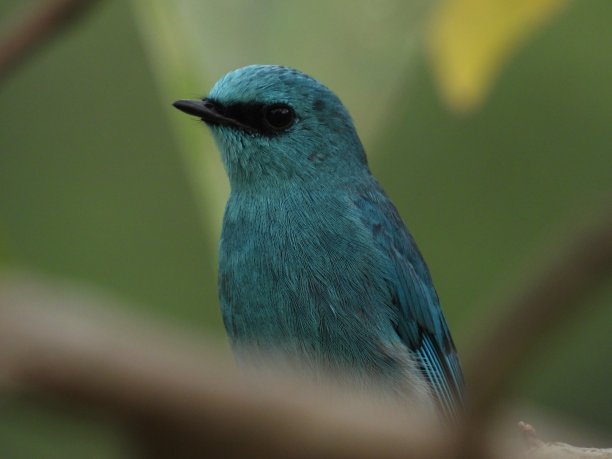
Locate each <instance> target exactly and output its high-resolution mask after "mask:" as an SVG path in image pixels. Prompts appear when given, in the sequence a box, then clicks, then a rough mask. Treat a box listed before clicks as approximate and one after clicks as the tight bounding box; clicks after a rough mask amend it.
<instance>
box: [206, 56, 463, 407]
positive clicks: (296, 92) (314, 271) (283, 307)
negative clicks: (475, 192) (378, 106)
mask: <svg viewBox="0 0 612 459" xmlns="http://www.w3.org/2000/svg"><path fill="white" fill-rule="evenodd" d="M209 98H211V100H214V101H215V103H216V104H218V105H219V106H220V107H224V106H225V107H228V108H227V110H226V113H230V114H231V113H232V110H231V109H230V108H231V107H232V104H234V107H236V106H237V105H236V104H251V105H249V106H251V107H253V106H260V105H261V106H265V104H274V103H282V104H286V105H287V106H289V107H291V108H292V109H293V110H294V111H295V122H294V123H293V124H292V125H291V126H290V128H288V129H287V130H286V131H283V132H279V133H278V134H277V135H274V136H270V135H266V134H265V133H263V132H262V133H259V134H258V133H257V132H252V131H249V132H247V131H244V130H240V129H236V128H235V127H233V126H224V125H218V124H213V125H211V130H212V132H213V135H214V137H215V140H216V142H217V144H218V146H219V150H220V152H221V156H222V159H223V162H224V165H225V168H226V171H227V173H228V176H229V179H230V184H231V187H232V192H231V195H230V199H229V201H228V204H227V207H226V212H225V216H224V222H223V232H222V239H221V245H220V256H219V294H220V300H221V307H222V312H223V318H224V322H225V326H226V329H227V331H228V335H229V336H230V339H231V341H232V344H233V347H234V349H235V350H236V351H237V353H238V354H239V355H242V358H243V359H244V360H249V361H255V360H257V355H256V354H259V353H261V354H269V353H281V354H283V355H286V356H288V357H289V358H290V359H295V360H298V361H300V362H306V363H307V365H308V366H310V364H313V367H323V368H324V369H330V368H331V369H339V370H342V371H347V370H348V371H349V372H351V374H352V375H353V377H354V379H355V380H356V381H358V382H363V383H364V384H366V385H367V384H369V382H371V381H376V382H382V383H383V384H385V385H387V387H390V388H391V389H392V390H393V391H394V392H397V393H400V394H403V395H405V396H406V397H408V398H410V397H421V396H423V394H425V396H426V398H428V399H431V398H433V399H435V400H436V401H437V403H438V405H439V406H440V408H441V410H442V411H443V412H445V413H447V414H451V415H452V414H453V413H455V412H456V411H457V410H458V408H459V406H460V404H461V398H462V391H463V379H462V375H461V369H460V365H459V361H458V358H457V353H456V351H455V347H454V345H453V341H452V339H451V336H450V332H449V330H448V327H447V324H446V322H445V320H444V316H443V313H442V310H441V308H440V303H439V300H438V296H437V294H436V291H435V289H434V286H433V282H432V280H431V276H430V274H429V271H428V269H427V266H426V265H425V262H424V261H423V258H422V256H421V254H420V253H419V251H418V249H417V246H416V244H415V242H414V241H413V239H412V237H411V236H410V234H409V232H408V231H407V229H406V227H405V226H404V224H403V222H402V220H401V218H400V217H399V215H398V213H397V211H396V209H395V207H394V206H393V204H392V203H391V202H390V200H389V199H388V197H387V196H386V195H385V193H384V192H383V190H382V189H381V187H380V186H379V185H378V183H377V182H376V180H375V179H374V178H373V177H372V175H371V173H370V171H369V169H368V165H367V162H366V158H365V154H364V150H363V147H362V145H361V142H360V140H359V137H358V136H357V133H356V131H355V128H354V126H353V123H352V120H351V118H350V115H349V114H348V112H347V111H346V109H345V108H344V106H343V105H342V103H341V102H340V100H339V99H338V97H336V96H335V95H334V94H333V93H332V92H331V91H330V90H329V89H327V88H326V87H325V86H323V85H322V84H321V83H319V82H318V81H316V80H314V79H313V78H311V77H308V76H306V75H304V74H303V73H301V72H299V71H297V70H293V69H288V68H285V67H278V66H264V65H260V66H249V67H244V68H242V69H238V70H236V71H233V72H230V73H229V74H227V75H226V76H224V77H223V78H221V80H219V82H217V84H216V85H215V86H214V88H213V89H212V90H211V93H210V95H209ZM253 104H255V105H253ZM245 106H246V105H245ZM255 115H256V113H255ZM255 115H253V113H252V112H250V115H249V116H255ZM245 349H248V354H244V350H245Z"/></svg>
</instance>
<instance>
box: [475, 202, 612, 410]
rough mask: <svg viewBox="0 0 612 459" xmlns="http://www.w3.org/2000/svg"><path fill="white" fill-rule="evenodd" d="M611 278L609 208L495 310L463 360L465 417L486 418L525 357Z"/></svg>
mask: <svg viewBox="0 0 612 459" xmlns="http://www.w3.org/2000/svg"><path fill="white" fill-rule="evenodd" d="M611 277H612V209H607V211H606V212H605V213H604V215H603V218H602V219H601V221H599V222H598V224H596V225H593V226H592V227H590V228H589V229H587V230H584V231H583V232H582V233H580V234H577V235H576V236H575V238H574V240H573V242H572V243H570V244H569V245H568V246H567V247H566V248H565V249H564V250H562V251H561V253H560V256H558V257H557V259H556V260H553V261H552V263H550V264H549V265H548V266H547V267H546V269H544V270H543V271H542V272H541V273H540V274H539V275H536V276H534V278H533V279H531V281H530V283H529V285H527V286H526V287H525V288H523V289H522V290H521V291H520V292H519V293H518V295H516V296H514V297H513V298H509V299H508V301H506V303H505V304H502V305H501V306H500V308H499V310H501V311H505V312H506V313H505V316H504V317H502V318H501V320H500V321H499V323H498V325H497V326H493V327H491V328H490V331H489V332H488V333H487V335H486V336H485V338H484V339H483V340H482V342H481V343H480V344H479V345H478V346H477V347H476V349H475V352H474V354H473V355H471V357H472V358H471V359H470V360H469V361H468V362H467V365H466V373H467V375H468V382H469V384H470V397H471V403H472V406H471V415H472V416H474V417H475V418H481V419H483V420H486V419H487V418H488V417H489V416H490V411H491V410H492V409H493V408H494V406H495V405H496V404H497V402H498V401H499V399H500V398H501V397H502V396H503V394H504V392H505V390H506V389H507V387H506V385H507V383H508V382H510V381H511V380H512V376H513V375H514V374H515V373H516V372H517V370H518V368H519V367H520V365H521V363H522V362H523V361H524V359H525V357H526V355H527V354H528V353H529V352H530V351H531V350H532V349H533V348H534V347H535V346H536V345H537V344H538V342H539V341H540V340H541V339H542V338H543V337H544V336H545V335H546V333H549V332H551V331H552V330H554V329H555V328H556V327H558V326H559V325H560V324H561V323H563V322H564V321H566V320H567V319H568V318H569V317H571V316H572V315H573V314H576V313H577V312H579V311H580V309H581V308H582V307H583V305H584V303H585V301H587V299H588V298H589V297H590V296H591V295H593V294H595V293H596V292H597V291H598V288H599V287H601V286H602V285H603V284H604V281H605V280H609V279H610V278H611Z"/></svg>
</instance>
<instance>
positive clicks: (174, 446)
mask: <svg viewBox="0 0 612 459" xmlns="http://www.w3.org/2000/svg"><path fill="white" fill-rule="evenodd" d="M117 309H118V308H117V305H116V304H115V303H113V302H109V301H100V299H99V298H96V297H93V296H92V295H91V294H90V293H88V294H83V292H74V290H70V289H58V288H57V287H54V288H50V287H49V286H45V285H41V284H40V283H39V282H32V281H31V280H25V281H24V280H23V279H20V278H15V277H8V278H7V277H4V278H2V277H0V318H1V320H0V390H1V391H2V392H4V393H5V394H6V393H12V394H21V395H28V396H30V397H34V399H40V400H48V399H51V400H54V401H62V402H64V403H67V404H74V403H80V404H84V405H85V406H87V407H88V409H91V411H92V412H97V411H98V410H100V409H101V410H103V411H104V412H106V413H108V414H110V415H111V416H112V417H113V418H114V419H116V420H117V421H120V424H121V425H123V426H125V427H127V429H128V430H129V432H131V433H132V435H133V438H134V439H135V441H136V444H137V446H138V447H139V454H140V457H146V458H159V459H166V458H191V457H227V458H242V457H252V458H269V459H275V458H310V457H325V458H330V459H336V458H338V459H340V458H346V459H348V458H351V459H362V458H363V459H365V458H368V459H369V458H372V459H374V458H376V459H385V458H397V457H402V458H406V459H410V458H418V459H437V458H439V459H441V458H444V459H452V458H470V459H474V458H476V457H486V458H488V459H511V458H516V457H518V456H517V455H516V454H515V453H511V454H510V453H508V451H506V450H505V449H504V448H503V447H501V446H498V447H494V448H493V450H492V451H489V450H490V448H489V447H488V446H487V447H486V450H485V445H488V441H487V440H488V438H489V436H490V426H489V425H488V423H486V424H485V423H481V424H477V425H475V428H472V429H469V428H467V429H466V428H462V429H460V431H459V432H453V431H451V430H449V427H451V426H446V427H444V426H442V425H440V424H439V423H437V422H435V420H433V419H431V418H430V417H429V416H427V415H424V414H423V413H420V414H419V413H406V411H407V410H405V409H403V408H402V407H397V406H395V407H391V406H389V405H384V406H383V405H381V404H380V401H377V402H373V401H372V400H366V399H365V398H363V394H361V395H360V396H357V395H355V394H351V393H350V391H347V389H346V388H342V387H338V386H333V385H330V386H329V387H317V388H316V389H315V388H313V387H311V386H309V385H305V384H304V382H303V381H299V380H298V379H297V378H293V379H291V378H290V377H289V376H288V375H286V374H281V373H279V372H272V371H271V372H270V373H269V374H266V375H265V377H264V376H262V377H261V379H258V380H257V381H250V382H248V383H247V381H245V379H244V378H243V377H242V376H241V375H240V374H238V373H236V370H235V369H234V367H233V366H229V365H228V364H227V363H226V362H223V361H220V360H219V359H218V357H217V356H215V355H214V354H211V353H210V351H207V349H208V348H210V346H206V345H205V343H204V342H202V341H201V340H198V341H197V342H194V341H189V340H187V338H185V337H180V338H179V337H178V335H177V336H172V335H171V334H169V333H168V331H167V330H166V331H165V332H164V333H161V332H160V331H159V330H155V329H152V328H151V327H147V326H146V324H145V323H144V322H143V321H142V320H139V321H135V320H129V319H127V318H125V317H123V318H120V316H117V315H116V314H115V313H113V312H111V311H113V310H117ZM487 364H489V365H490V363H489V362H487ZM475 399H476V400H478V397H475ZM490 400H491V401H494V400H493V399H490ZM481 403H482V401H481ZM486 413H488V412H486ZM486 413H483V414H486ZM468 421H469V419H468ZM476 428H477V429H479V430H478V431H476V430H475V429H476ZM532 430H533V429H532ZM523 431H524V433H525V432H526V429H525V428H523ZM474 432H475V433H476V435H472V433H474ZM463 434H468V435H471V436H470V437H469V438H470V442H467V441H465V439H463V440H462V439H461V437H460V436H461V435H463ZM525 436H526V437H527V436H528V435H527V434H526V435H525ZM531 437H532V438H531V440H530V441H528V444H529V447H530V451H529V455H528V456H527V457H529V458H534V459H535V458H546V457H551V456H546V455H543V454H544V453H545V452H549V451H555V450H558V451H561V450H563V452H564V454H566V455H565V456H555V457H565V458H567V459H574V458H576V459H578V458H583V457H593V458H610V455H609V452H608V451H607V450H583V449H579V448H573V447H569V446H567V445H562V444H547V443H543V442H540V443H537V442H535V441H534V440H533V438H536V437H535V432H533V435H532V436H531ZM476 443H477V444H476ZM495 448H497V449H495ZM485 451H486V452H485ZM587 451H588V452H589V454H591V453H593V454H595V453H597V454H599V455H585V454H586V453H585V452H587ZM475 452H478V453H477V454H478V455H477V454H476V453H475ZM606 454H608V455H606ZM521 457H523V456H521Z"/></svg>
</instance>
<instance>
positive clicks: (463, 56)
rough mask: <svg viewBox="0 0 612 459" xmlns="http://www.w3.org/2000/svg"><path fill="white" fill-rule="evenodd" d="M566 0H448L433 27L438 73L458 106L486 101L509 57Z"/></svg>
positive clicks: (462, 108) (450, 102) (465, 107)
mask: <svg viewBox="0 0 612 459" xmlns="http://www.w3.org/2000/svg"><path fill="white" fill-rule="evenodd" d="M566 4H567V0H514V1H510V2H509V1H507V0H447V1H444V2H441V4H440V7H439V8H438V11H436V12H435V14H434V15H433V16H432V23H431V28H430V30H429V34H428V35H429V36H428V38H429V42H430V51H431V58H432V61H433V67H434V70H435V76H436V78H437V80H438V82H439V84H440V88H441V90H442V93H443V94H444V96H445V99H446V101H447V103H448V105H449V106H450V107H451V108H452V109H454V110H456V111H466V110H470V109H473V108H474V107H476V106H477V105H479V104H480V103H482V101H483V99H484V96H485V94H486V93H487V91H488V90H489V89H490V87H491V85H492V83H493V79H494V78H495V77H497V75H498V74H499V73H500V71H501V68H502V66H503V64H504V63H505V61H506V60H507V59H508V58H509V57H510V55H511V53H512V52H513V51H514V49H515V48H516V47H518V46H519V45H520V44H522V43H523V42H524V41H525V40H526V38H527V37H528V36H529V34H530V33H532V32H533V31H534V30H535V29H538V28H539V27H541V26H542V23H544V22H545V21H546V20H549V19H551V18H552V17H553V16H554V15H555V14H556V13H557V12H558V11H559V10H560V9H561V7H563V6H565V5H566Z"/></svg>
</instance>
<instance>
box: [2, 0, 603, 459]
mask: <svg viewBox="0 0 612 459" xmlns="http://www.w3.org/2000/svg"><path fill="white" fill-rule="evenodd" d="M469 3H470V2H468V1H467V0H466V1H464V2H461V1H459V0H457V1H453V0H449V1H448V2H444V3H443V4H442V6H441V7H440V8H441V9H436V11H438V14H442V16H438V15H434V16H431V8H432V6H431V5H432V3H431V2H428V1H425V0H416V1H410V2H406V1H401V0H385V1H380V2H369V1H365V0H363V1H357V2H353V1H349V0H342V1H337V2H324V1H322V0H318V1H313V2H287V1H281V0H267V1H260V2H250V1H247V0H231V1H220V0H219V1H212V0H211V1H208V2H201V1H196V0H182V1H176V2H164V1H161V0H154V1H151V2H147V1H144V0H134V1H133V3H132V5H131V7H130V5H129V4H126V3H125V2H120V1H117V0H113V1H107V2H102V3H101V4H100V5H99V6H98V7H97V8H96V9H95V10H94V11H93V13H92V14H91V15H89V16H88V17H87V18H86V19H85V20H83V21H82V22H81V23H80V24H78V25H77V26H76V27H74V28H73V29H72V30H70V31H69V32H68V33H66V34H65V35H64V36H63V37H62V38H61V39H60V40H58V41H56V42H54V43H53V44H52V45H51V46H49V47H48V48H46V49H45V50H43V51H42V52H40V53H39V54H38V55H37V56H36V57H35V59H33V60H31V61H30V62H28V63H27V65H25V66H24V67H23V68H21V69H19V71H18V72H16V73H15V74H14V75H13V76H12V77H11V78H10V79H9V80H6V81H5V82H4V84H3V86H2V87H0V187H1V188H0V239H5V240H6V244H5V245H6V246H7V247H9V248H10V252H11V263H13V264H16V265H19V266H22V267H27V268H30V269H35V270H39V271H43V272H46V273H49V274H52V275H55V276H62V277H69V278H72V279H76V280H79V281H82V282H84V283H89V284H95V285H99V286H102V287H104V288H106V289H108V290H109V291H112V292H115V293H118V294H120V295H122V296H123V297H125V298H127V299H128V300H131V301H132V303H133V304H134V305H135V308H136V309H138V311H140V312H150V313H151V314H154V315H156V316H158V317H161V318H163V319H164V320H167V321H172V322H178V323H181V324H183V325H184V326H185V327H188V328H190V329H191V330H197V331H199V332H200V333H216V334H218V335H219V336H220V337H221V336H222V330H221V322H220V317H219V313H218V306H217V300H216V289H215V283H216V279H215V265H216V261H215V260H216V244H217V238H218V233H219V228H220V222H221V217H220V213H221V211H222V207H223V203H224V201H225V199H226V197H227V181H226V179H225V176H224V173H223V171H222V166H221V162H220V160H219V158H218V155H217V153H216V151H215V148H214V145H213V143H212V141H211V138H210V136H209V134H208V133H207V132H206V130H205V129H204V128H203V127H202V125H201V123H199V122H197V121H195V120H193V121H192V122H190V120H188V119H185V117H184V116H183V115H181V114H180V113H178V112H176V111H175V110H174V109H173V108H172V107H171V105H170V104H171V102H172V101H173V100H175V99H178V98H188V97H198V96H202V95H204V94H205V93H206V92H207V91H208V89H209V88H210V86H211V84H212V83H213V82H214V81H215V80H216V79H217V78H218V77H219V76H220V75H221V74H223V73H224V72H226V71H228V70H231V69H233V68H236V67H239V66H242V65H245V64H250V63H279V64H284V65H290V66H294V67H297V68H300V69H302V70H304V71H306V72H308V73H309V74H312V75H313V76H314V77H316V78H318V79H320V80H321V81H323V82H324V83H325V84H327V85H328V86H329V87H330V88H332V89H333V90H334V91H335V92H336V93H337V94H338V95H339V96H340V97H341V98H342V99H343V101H344V102H345V104H346V105H347V106H348V108H349V110H350V111H351V113H352V115H353V117H354V119H355V123H356V125H357V128H358V130H359V132H360V134H361V137H362V140H363V141H364V144H365V146H366V149H367V151H368V155H369V158H370V163H371V165H372V169H373V171H374V173H375V175H376V176H377V177H378V178H379V180H380V181H381V182H382V184H383V185H384V186H385V188H386V189H387V191H388V192H389V194H390V195H391V197H392V198H393V200H394V202H395V203H396V204H397V207H398V208H399V210H400V212H401V214H402V215H403V216H404V218H405V220H406V222H407V223H408V224H409V226H410V228H411V230H412V232H413V233H414V235H415V237H416V239H417V240H418V241H419V245H420V247H421V249H422V251H423V253H424V255H425V257H426V259H427V260H428V264H429V266H430V268H431V270H432V272H433V275H434V279H435V280H436V285H437V288H438V291H439V293H440V296H441V298H442V301H443V304H444V308H445V311H446V314H447V318H448V320H449V322H450V324H451V326H452V329H453V334H454V337H455V340H456V342H457V344H458V347H459V349H460V351H464V352H465V351H466V350H468V349H469V345H470V343H471V339H472V337H473V335H474V332H475V330H477V329H478V327H479V326H481V325H482V324H483V323H484V321H485V320H486V319H487V318H488V317H492V316H494V315H495V313H496V311H490V310H489V309H488V305H490V304H491V303H492V300H493V299H494V298H497V297H499V296H501V295H503V294H505V293H507V292H508V291H509V290H510V289H511V288H512V287H513V286H515V285H517V284H518V283H520V281H522V280H524V279H527V278H528V277H529V275H530V273H531V272H533V271H534V270H535V269H536V267H537V266H539V265H540V264H541V263H542V260H543V259H546V258H547V257H548V256H549V251H551V250H554V248H555V246H556V245H557V244H559V243H561V242H562V241H563V240H564V238H565V237H566V236H567V234H569V233H570V232H571V231H572V230H574V229H576V228H579V227H581V226H582V225H583V224H584V222H585V221H588V220H589V219H590V218H591V217H592V214H593V212H594V211H595V210H596V209H597V208H598V207H599V204H601V203H602V201H604V200H606V199H610V197H611V196H612V183H611V182H612V181H611V180H610V178H611V175H612V155H611V146H612V141H611V138H610V128H609V124H610V120H611V119H612V88H611V87H610V83H609V82H610V75H611V74H612V60H611V59H610V56H609V54H610V53H609V49H610V45H611V44H612V28H610V27H609V19H610V17H612V15H611V13H612V3H610V2H609V1H608V0H592V1H590V2H572V3H569V4H568V6H567V7H566V8H565V9H564V10H563V11H562V12H560V13H559V14H557V15H556V16H555V17H554V18H553V16H552V13H553V12H554V10H555V9H557V6H556V5H558V4H561V3H562V2H554V1H552V0H551V1H548V2H546V1H540V2H536V1H534V2H529V5H528V6H527V2H516V4H517V5H519V4H522V5H523V8H524V9H519V6H516V8H517V10H514V12H513V11H509V10H501V12H499V13H496V12H493V11H491V12H488V13H487V12H486V10H482V12H481V13H482V14H483V16H480V17H474V18H472V17H467V18H466V16H465V15H466V14H468V13H467V12H469V11H470V10H469V9H465V8H466V7H465V5H467V4H469ZM472 3H473V4H474V5H477V4H479V5H481V6H482V5H484V3H483V2H477V1H476V0H473V2H472ZM493 3H495V4H498V3H499V4H500V5H501V3H500V2H497V1H496V2H491V3H490V5H489V7H491V8H493ZM17 4H18V2H16V1H13V2H6V3H1V4H0V14H2V15H3V16H4V15H5V14H6V13H7V12H8V11H10V10H11V7H13V6H15V5H17ZM462 5H463V7H462ZM504 5H506V6H505V8H510V6H509V3H507V4H506V3H505V4H504ZM445 8H446V11H447V13H446V14H447V16H444V14H443V13H440V12H441V11H442V12H444V11H445ZM500 8H501V6H500ZM453 9H458V10H456V11H458V12H457V13H456V15H453V14H451V13H452V11H453ZM486 16H490V18H491V21H490V22H489V21H487V18H486ZM440 17H442V18H443V19H440ZM444 17H446V19H444ZM430 18H432V19H431V20H432V21H433V22H429V21H430ZM546 18H550V19H551V20H549V21H546V20H545V19H546ZM445 21H449V22H448V24H447V26H446V27H448V28H449V30H446V31H445V30H443V29H440V27H443V26H444V24H445ZM536 25H537V26H538V30H535V29H536ZM481 26H482V27H481ZM485 26H486V27H485ZM455 27H456V28H457V32H456V33H454V32H452V31H453V30H455V29H454V28H455ZM428 31H430V32H431V33H438V34H439V36H440V37H445V40H447V41H446V45H445V46H446V47H443V48H441V49H445V50H446V51H444V52H445V53H449V54H444V55H446V56H447V58H448V62H453V63H454V64H451V67H452V68H453V69H454V70H453V69H450V67H449V70H448V72H449V75H446V77H443V78H447V79H448V81H454V83H447V85H450V84H453V85H454V86H453V88H455V89H452V90H450V89H449V87H450V86H445V87H446V89H445V90H442V94H443V95H444V97H445V98H449V97H451V99H449V100H451V103H456V104H459V105H460V106H462V107H463V106H467V105H465V104H468V105H469V104H472V103H475V102H479V101H480V102H481V104H480V109H479V110H478V111H475V112H473V113H471V114H470V115H469V116H464V117H457V116H454V115H453V113H452V112H449V110H448V109H447V108H446V105H445V104H444V103H443V101H442V99H441V98H440V96H439V89H438V87H437V86H436V81H437V80H434V78H433V76H432V72H431V71H430V68H429V65H428V64H429V62H430V60H429V59H430V58H431V57H430V56H429V55H428V53H427V51H428V50H431V49H432V48H427V45H428V44H431V42H430V41H429V42H428V41H427V39H426V38H427V37H426V33H427V32H428ZM436 31H437V32H436ZM461 31H463V32H464V38H465V37H467V39H466V40H461V36H462V35H461V33H462V32H461ZM470 31H474V35H471V34H467V35H465V34H466V33H468V32H470ZM491 34H492V35H491ZM430 39H431V37H430ZM518 44H520V45H521V47H520V49H517V48H516V47H517V45H518ZM473 45H476V47H473ZM440 46H442V45H440ZM465 47H467V48H465ZM470 47H471V48H470ZM466 49H468V50H469V49H471V50H472V51H471V52H468V51H463V50H466ZM457 53H461V54H460V55H459V56H460V57H461V61H457V60H456V59H457V57H456V56H457V55H458V54H457ZM510 55H512V56H513V59H511V60H509V61H508V60H507V59H508V57H509V56H510ZM439 58H440V57H438V58H436V57H433V58H432V60H433V64H434V69H435V70H436V72H437V73H435V75H437V76H438V80H440V71H441V69H442V67H440V65H439V62H438V63H436V62H437V61H436V59H439ZM457 62H459V63H465V65H466V68H468V70H466V72H467V73H466V75H468V76H467V77H466V76H465V75H463V76H462V74H461V73H458V74H456V75H454V77H453V76H451V75H452V74H453V72H454V71H459V70H460V69H459V68H455V67H453V66H457V65H458V64H457ZM468 65H469V66H471V67H469V66H468ZM444 68H446V67H444ZM502 68H503V70H504V71H503V73H500V69H502ZM470 69H471V70H470ZM444 71H445V72H446V70H444ZM496 75H497V77H498V78H497V82H496V85H495V86H493V87H492V86H491V79H492V77H494V76H496ZM464 78H465V79H464ZM440 81H442V80H440ZM464 85H465V86H464ZM449 91H452V95H451V93H450V92H449ZM455 91H456V92H455ZM461 91H465V92H463V93H462V92H461ZM457 94H459V95H457ZM461 94H463V95H461ZM465 94H468V96H466V95H465ZM485 94H488V98H486V99H482V96H483V95H485ZM455 96H456V98H455ZM466 97H467V98H466ZM470 97H471V98H470ZM452 101H455V102H452ZM457 101H458V102H457ZM466 101H467V102H466ZM453 106H454V105H453ZM0 246H1V241H0ZM1 253H2V252H0V256H2V255H1ZM611 302H612V292H610V291H608V292H606V294H605V295H604V297H603V298H599V299H597V300H594V301H593V302H592V303H590V304H585V306H584V310H585V314H584V317H582V318H580V320H577V321H575V322H574V323H572V324H571V326H570V327H568V328H566V329H565V330H563V332H562V333H561V332H560V333H559V334H558V336H556V337H554V338H553V339H551V340H550V341H549V342H548V343H547V346H545V347H544V348H543V349H540V350H539V351H538V354H537V355H536V356H534V360H533V362H532V363H531V364H530V367H529V371H528V372H526V374H524V375H521V378H520V381H519V384H517V386H516V390H517V394H518V395H519V396H521V397H527V398H529V399H530V400H531V401H533V402H534V403H538V404H541V405H546V406H547V407H549V408H550V409H553V410H556V411H558V412H559V413H563V414H565V415H567V416H572V417H574V418H578V419H581V420H583V421H585V422H587V423H589V424H590V425H591V426H593V428H595V429H596V430H597V429H598V430H600V431H602V432H611V431H612V400H611V398H610V395H609V387H611V386H612V368H611V366H610V365H609V357H610V355H611V354H610V353H611V352H612V341H610V334H609V330H608V327H607V324H610V323H612V308H610V304H611ZM517 339H520V337H517ZM221 343H223V345H225V344H224V343H225V341H224V340H222V339H220V344H221ZM47 410H48V408H45V407H38V408H33V407H32V406H31V405H30V404H29V403H27V402H23V401H7V400H3V399H2V398H1V397H0V456H3V457H11V458H21V457H23V458H28V457H65V458H71V457H75V458H76V457H118V456H117V454H118V453H117V451H120V450H121V448H120V443H121V441H120V439H119V438H116V437H115V436H114V434H113V433H112V429H110V428H109V427H108V426H106V424H105V421H104V420H101V421H97V420H95V419H92V420H90V423H85V424H84V426H83V429H84V430H83V431H82V430H75V428H74V424H75V421H74V418H73V415H74V413H71V414H70V413H69V414H66V415H64V416H60V417H54V416H53V415H52V414H51V412H50V411H47ZM88 422H89V421H88ZM45 426H47V427H45ZM97 429H100V431H99V432H98V433H96V432H97ZM83 432H88V433H83ZM109 432H110V433H109ZM567 440H570V439H567ZM3 448H4V449H3ZM87 448H89V449H87ZM41 451H43V452H48V454H45V453H41Z"/></svg>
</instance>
